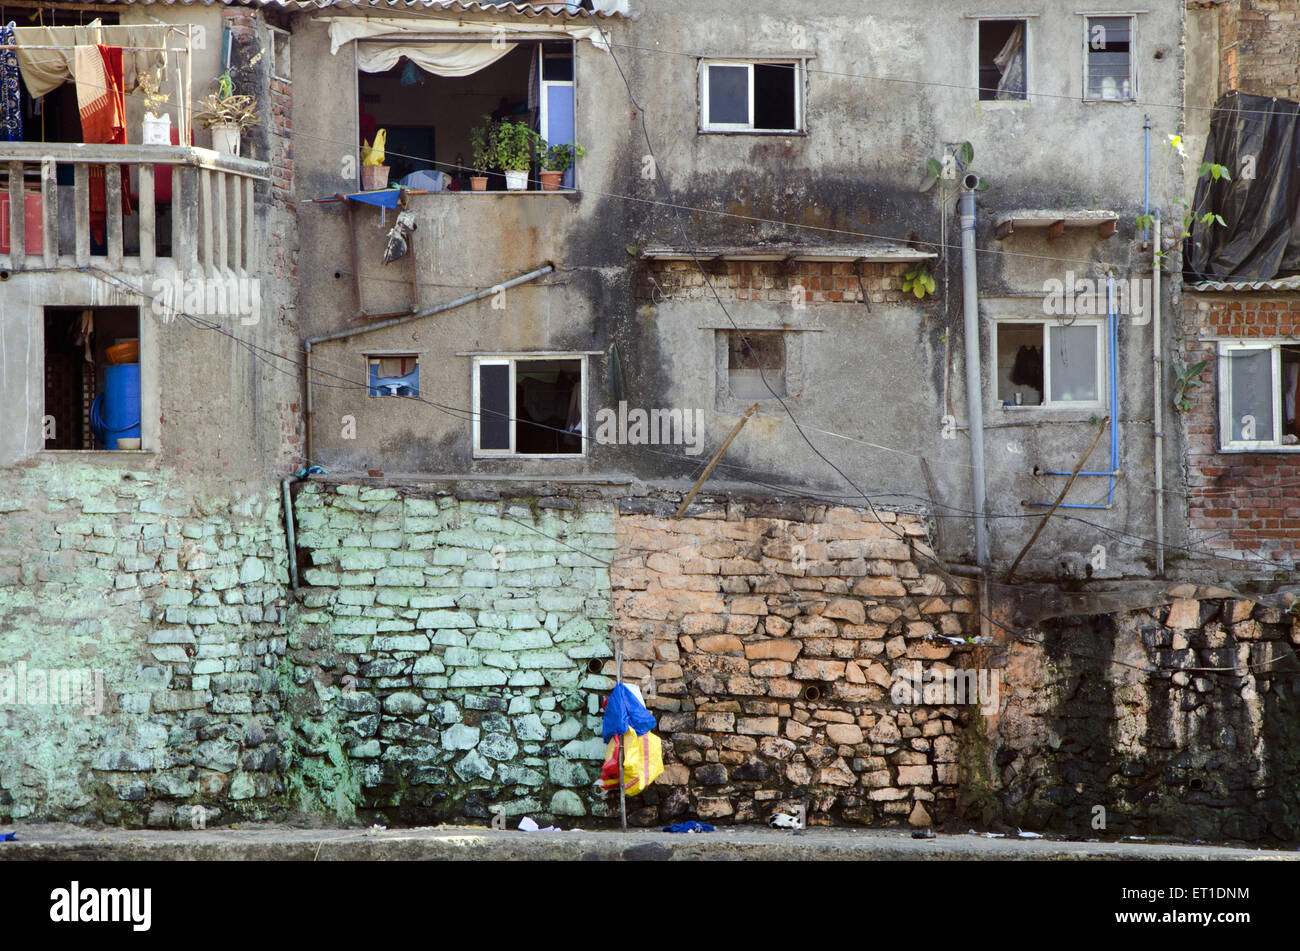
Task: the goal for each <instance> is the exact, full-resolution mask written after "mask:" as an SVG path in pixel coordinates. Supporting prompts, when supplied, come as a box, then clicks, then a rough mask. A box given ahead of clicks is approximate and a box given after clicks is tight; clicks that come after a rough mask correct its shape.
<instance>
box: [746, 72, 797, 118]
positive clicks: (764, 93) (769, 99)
mask: <svg viewBox="0 0 1300 951" xmlns="http://www.w3.org/2000/svg"><path fill="white" fill-rule="evenodd" d="M798 75H799V71H798V69H797V67H795V65H794V64H792V63H771V64H769V63H758V64H756V65H755V66H754V128H755V129H794V128H796V127H797V123H798V118H797V116H796V110H795V80H796V78H797V76H798Z"/></svg>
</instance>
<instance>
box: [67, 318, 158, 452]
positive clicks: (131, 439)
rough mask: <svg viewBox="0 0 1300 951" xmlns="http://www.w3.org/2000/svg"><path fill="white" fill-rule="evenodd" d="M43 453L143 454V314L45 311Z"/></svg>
mask: <svg viewBox="0 0 1300 951" xmlns="http://www.w3.org/2000/svg"><path fill="white" fill-rule="evenodd" d="M44 330H45V405H44V413H43V419H42V426H41V428H42V431H43V435H44V438H45V448H46V449H62V450H91V449H101V450H103V449H107V450H113V451H120V450H131V449H141V448H147V447H144V445H143V442H142V437H143V433H142V431H141V423H142V422H143V419H142V415H143V414H142V412H141V409H142V407H141V396H140V394H141V386H140V369H141V366H140V312H139V310H137V309H136V308H134V307H97V308H62V307H51V308H47V309H46V311H45V321H44Z"/></svg>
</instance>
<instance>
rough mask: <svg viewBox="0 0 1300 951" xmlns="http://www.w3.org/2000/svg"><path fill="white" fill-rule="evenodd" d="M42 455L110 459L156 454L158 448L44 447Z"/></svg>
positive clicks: (92, 459)
mask: <svg viewBox="0 0 1300 951" xmlns="http://www.w3.org/2000/svg"><path fill="white" fill-rule="evenodd" d="M39 455H42V456H58V457H59V458H67V457H69V456H78V457H80V458H82V459H85V460H86V461H87V462H96V461H108V460H111V459H115V458H118V457H121V456H129V457H137V456H156V455H158V450H157V449H42V450H41V451H40V453H39Z"/></svg>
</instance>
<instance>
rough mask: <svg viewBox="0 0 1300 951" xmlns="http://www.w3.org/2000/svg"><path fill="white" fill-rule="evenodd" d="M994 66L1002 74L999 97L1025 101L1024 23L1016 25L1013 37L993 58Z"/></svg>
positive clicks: (1008, 39)
mask: <svg viewBox="0 0 1300 951" xmlns="http://www.w3.org/2000/svg"><path fill="white" fill-rule="evenodd" d="M993 65H994V66H996V67H997V68H998V71H999V72H1000V73H1001V74H1002V76H1001V77H1000V78H999V79H998V92H997V97H998V98H999V99H1024V98H1025V25H1024V24H1023V23H1018V24H1016V28H1015V29H1014V30H1012V31H1011V36H1009V37H1007V41H1006V43H1005V44H1003V46H1002V49H1001V50H1000V51H999V52H998V55H997V56H994V57H993Z"/></svg>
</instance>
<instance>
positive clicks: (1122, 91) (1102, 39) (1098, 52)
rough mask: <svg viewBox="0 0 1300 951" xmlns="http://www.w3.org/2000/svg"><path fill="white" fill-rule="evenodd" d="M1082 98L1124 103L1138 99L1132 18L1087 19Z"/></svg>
mask: <svg viewBox="0 0 1300 951" xmlns="http://www.w3.org/2000/svg"><path fill="white" fill-rule="evenodd" d="M1085 22H1086V23H1087V39H1086V42H1087V66H1086V70H1087V75H1086V77H1085V79H1084V83H1085V85H1084V98H1085V99H1100V100H1105V101H1114V102H1123V101H1127V100H1130V99H1136V98H1137V78H1136V77H1135V76H1134V75H1133V46H1134V42H1133V41H1134V32H1135V23H1134V19H1133V17H1087V18H1086V21H1085Z"/></svg>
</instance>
